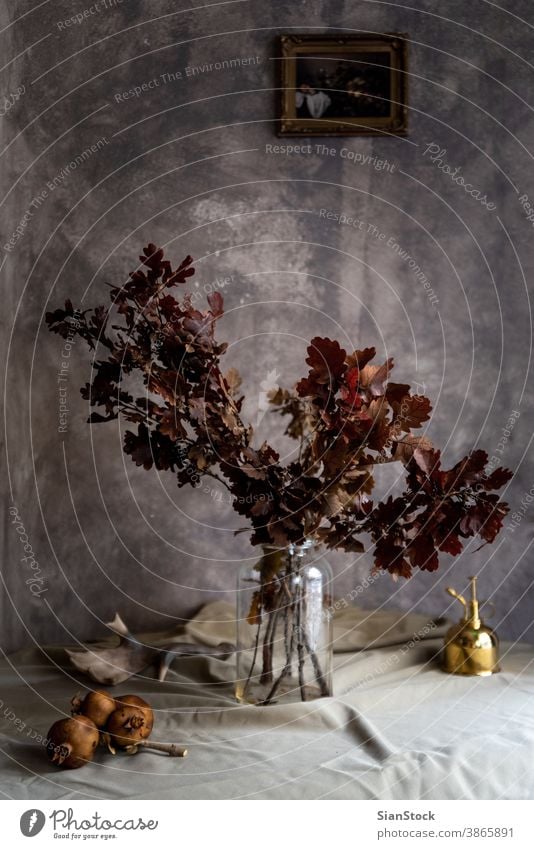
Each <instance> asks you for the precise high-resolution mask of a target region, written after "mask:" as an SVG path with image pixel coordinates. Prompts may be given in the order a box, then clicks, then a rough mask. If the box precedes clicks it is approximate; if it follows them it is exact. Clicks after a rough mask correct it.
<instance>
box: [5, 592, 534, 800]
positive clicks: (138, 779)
mask: <svg viewBox="0 0 534 849" xmlns="http://www.w3.org/2000/svg"><path fill="white" fill-rule="evenodd" d="M232 620H233V612H232V610H231V608H229V607H228V606H227V605H225V604H223V603H219V602H215V603H214V604H211V605H209V606H207V607H206V608H205V609H204V610H203V611H202V614H201V616H200V617H199V618H198V619H197V620H196V621H195V622H192V623H190V625H188V626H187V628H186V629H185V630H186V636H187V638H188V639H190V640H199V639H202V640H205V641H208V642H212V643H216V642H218V641H219V640H220V639H228V638H229V637H231V634H232ZM427 621H428V620H427V619H426V618H425V617H421V616H413V615H410V616H403V617H401V618H400V615H399V614H394V613H391V612H387V613H386V612H366V611H362V610H359V609H356V608H347V609H343V610H341V611H339V613H338V614H337V615H336V618H335V621H334V624H335V630H334V639H335V647H336V654H335V673H334V694H335V695H334V696H333V697H331V698H324V699H318V700H316V701H314V702H310V703H306V704H290V705H282V704H280V705H272V706H269V707H254V706H248V705H238V704H236V702H235V699H234V696H233V688H232V684H231V683H230V682H231V681H232V680H233V678H234V670H235V665H234V658H233V657H232V658H230V659H229V660H226V661H222V660H219V659H213V658H206V657H196V658H182V659H180V660H178V661H176V662H175V663H174V664H173V666H172V668H171V670H170V672H169V674H168V678H167V680H166V681H165V682H164V683H159V682H158V681H156V680H154V678H153V677H152V675H153V670H146V672H145V673H144V674H142V675H138V676H135V677H134V678H132V679H130V680H129V681H128V682H126V683H124V684H121V685H119V686H118V687H116V688H114V690H113V692H115V693H123V694H124V693H127V692H130V693H131V692H134V693H138V694H139V695H141V696H143V697H145V698H146V699H147V700H148V701H150V703H151V704H152V705H153V707H154V710H155V716H156V719H155V726H154V732H153V734H152V737H153V738H154V739H158V740H164V741H174V742H177V743H180V744H184V745H187V747H188V749H189V756H188V757H187V758H185V759H174V758H168V757H166V756H162V755H159V754H151V753H148V752H142V753H140V754H138V755H136V756H135V757H131V756H128V755H125V754H119V755H117V756H116V757H113V756H111V755H109V754H107V753H106V752H105V751H104V750H99V752H98V754H97V756H96V759H95V761H94V762H93V763H91V764H89V765H88V766H86V767H84V768H82V769H79V770H73V771H61V770H58V769H57V768H55V767H52V766H51V765H49V764H48V762H47V760H46V757H45V753H44V751H43V747H42V745H39V744H38V742H35V740H34V738H35V735H36V734H41V735H43V736H45V735H46V732H47V730H48V728H49V726H50V725H51V724H52V723H53V722H54V721H55V720H56V719H59V718H60V717H61V716H62V715H65V714H67V713H68V706H69V702H70V699H71V697H72V695H73V694H74V693H75V692H76V691H77V690H78V689H80V688H84V687H88V686H91V685H90V684H89V682H88V681H87V679H84V678H83V676H80V675H79V674H78V673H76V672H75V670H74V669H73V668H72V667H71V666H69V664H68V663H67V661H66V659H65V653H64V652H63V650H61V649H59V648H57V647H56V648H49V649H46V650H44V651H40V650H38V649H32V650H26V651H22V652H18V653H17V654H15V655H12V656H11V657H9V658H8V659H7V660H4V661H3V662H2V664H1V665H0V732H1V733H0V749H1V755H0V757H1V764H0V793H1V794H2V796H3V797H4V798H13V799H117V798H120V799H122V798H124V799H236V798H247V799H274V798H276V799H500V798H503V799H532V798H533V797H534V766H533V764H534V663H533V661H534V647H532V646H529V645H524V644H522V645H521V644H516V645H514V646H511V645H509V644H504V645H503V646H502V672H500V673H499V674H497V675H493V676H491V677H487V678H476V677H474V678H465V677H461V676H454V675H447V674H445V673H444V672H442V671H441V669H440V668H439V666H438V663H437V660H436V653H437V651H438V650H439V648H440V646H441V644H442V634H443V632H444V626H443V624H441V625H440V626H438V627H435V626H434V625H432V626H431V627H430V628H429V627H425V623H426V622H427ZM151 636H152V642H157V638H156V639H154V635H151ZM164 637H165V639H168V634H167V635H161V640H163V639H164ZM180 639H183V631H182V634H181V636H180ZM92 686H93V687H94V686H95V685H94V684H93V685H92Z"/></svg>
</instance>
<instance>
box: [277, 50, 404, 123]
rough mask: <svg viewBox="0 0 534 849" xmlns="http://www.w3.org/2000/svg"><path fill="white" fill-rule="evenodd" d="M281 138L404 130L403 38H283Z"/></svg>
mask: <svg viewBox="0 0 534 849" xmlns="http://www.w3.org/2000/svg"><path fill="white" fill-rule="evenodd" d="M281 45H282V54H281V115H280V130H279V135H281V136H358V135H381V136H382V135H383V136H388V135H395V136H403V135H406V132H407V123H408V120H407V119H408V106H407V82H408V80H407V53H408V47H407V36H406V35H405V34H403V33H388V34H384V35H372V36H369V35H365V36H364V35H350V36H336V35H323V36H317V35H283V36H282V37H281Z"/></svg>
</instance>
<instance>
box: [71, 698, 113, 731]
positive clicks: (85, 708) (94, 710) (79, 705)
mask: <svg viewBox="0 0 534 849" xmlns="http://www.w3.org/2000/svg"><path fill="white" fill-rule="evenodd" d="M71 706H72V713H73V715H76V714H83V715H84V716H88V717H89V719H92V720H93V722H94V723H95V725H96V726H97V727H98V728H103V727H104V725H105V724H106V722H107V721H108V719H109V717H110V715H111V714H112V713H113V711H114V710H115V709H116V707H117V705H116V704H115V699H114V698H113V696H110V694H109V693H108V692H106V690H93V691H91V692H90V693H87V695H86V696H85V698H84V699H83V700H82V699H80V698H79V696H74V698H73V699H72V701H71Z"/></svg>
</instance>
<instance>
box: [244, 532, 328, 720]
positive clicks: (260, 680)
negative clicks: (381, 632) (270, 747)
mask: <svg viewBox="0 0 534 849" xmlns="http://www.w3.org/2000/svg"><path fill="white" fill-rule="evenodd" d="M265 563H267V568H266V567H265ZM330 583H331V572H330V567H329V566H328V564H326V563H325V561H324V560H323V559H321V558H317V557H314V556H313V544H312V543H311V542H307V543H305V544H303V545H300V546H297V545H291V546H289V547H288V548H287V549H286V550H285V551H284V552H278V556H277V559H276V566H275V567H274V568H273V561H272V559H271V561H268V560H266V559H265V558H264V561H263V562H261V561H260V564H259V568H257V567H255V568H254V569H253V570H250V569H249V570H247V572H246V574H245V576H243V577H242V580H241V591H240V602H241V603H240V609H241V612H240V615H239V617H238V620H239V627H238V648H239V650H238V682H237V688H236V695H237V698H238V699H239V701H243V702H251V703H253V704H257V705H270V704H273V703H274V702H278V701H281V700H284V701H299V700H300V701H303V702H305V701H309V700H311V699H314V698H318V697H320V696H330V695H331V694H332V687H331V657H332V645H331V624H330V618H329V616H328V611H327V607H328V600H329V589H330V588H329V584H330ZM247 584H248V586H246V585H247ZM249 600H250V601H249Z"/></svg>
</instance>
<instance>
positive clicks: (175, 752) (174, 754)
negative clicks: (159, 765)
mask: <svg viewBox="0 0 534 849" xmlns="http://www.w3.org/2000/svg"><path fill="white" fill-rule="evenodd" d="M139 746H142V747H143V748H144V749H155V750H156V751H157V752H165V753H166V754H167V755H169V757H170V758H185V757H187V752H188V750H187V749H186V748H185V747H184V746H177V745H176V743H155V742H154V741H153V740H139V742H138V743H136V744H135V748H136V749H137V748H138V747H139Z"/></svg>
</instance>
